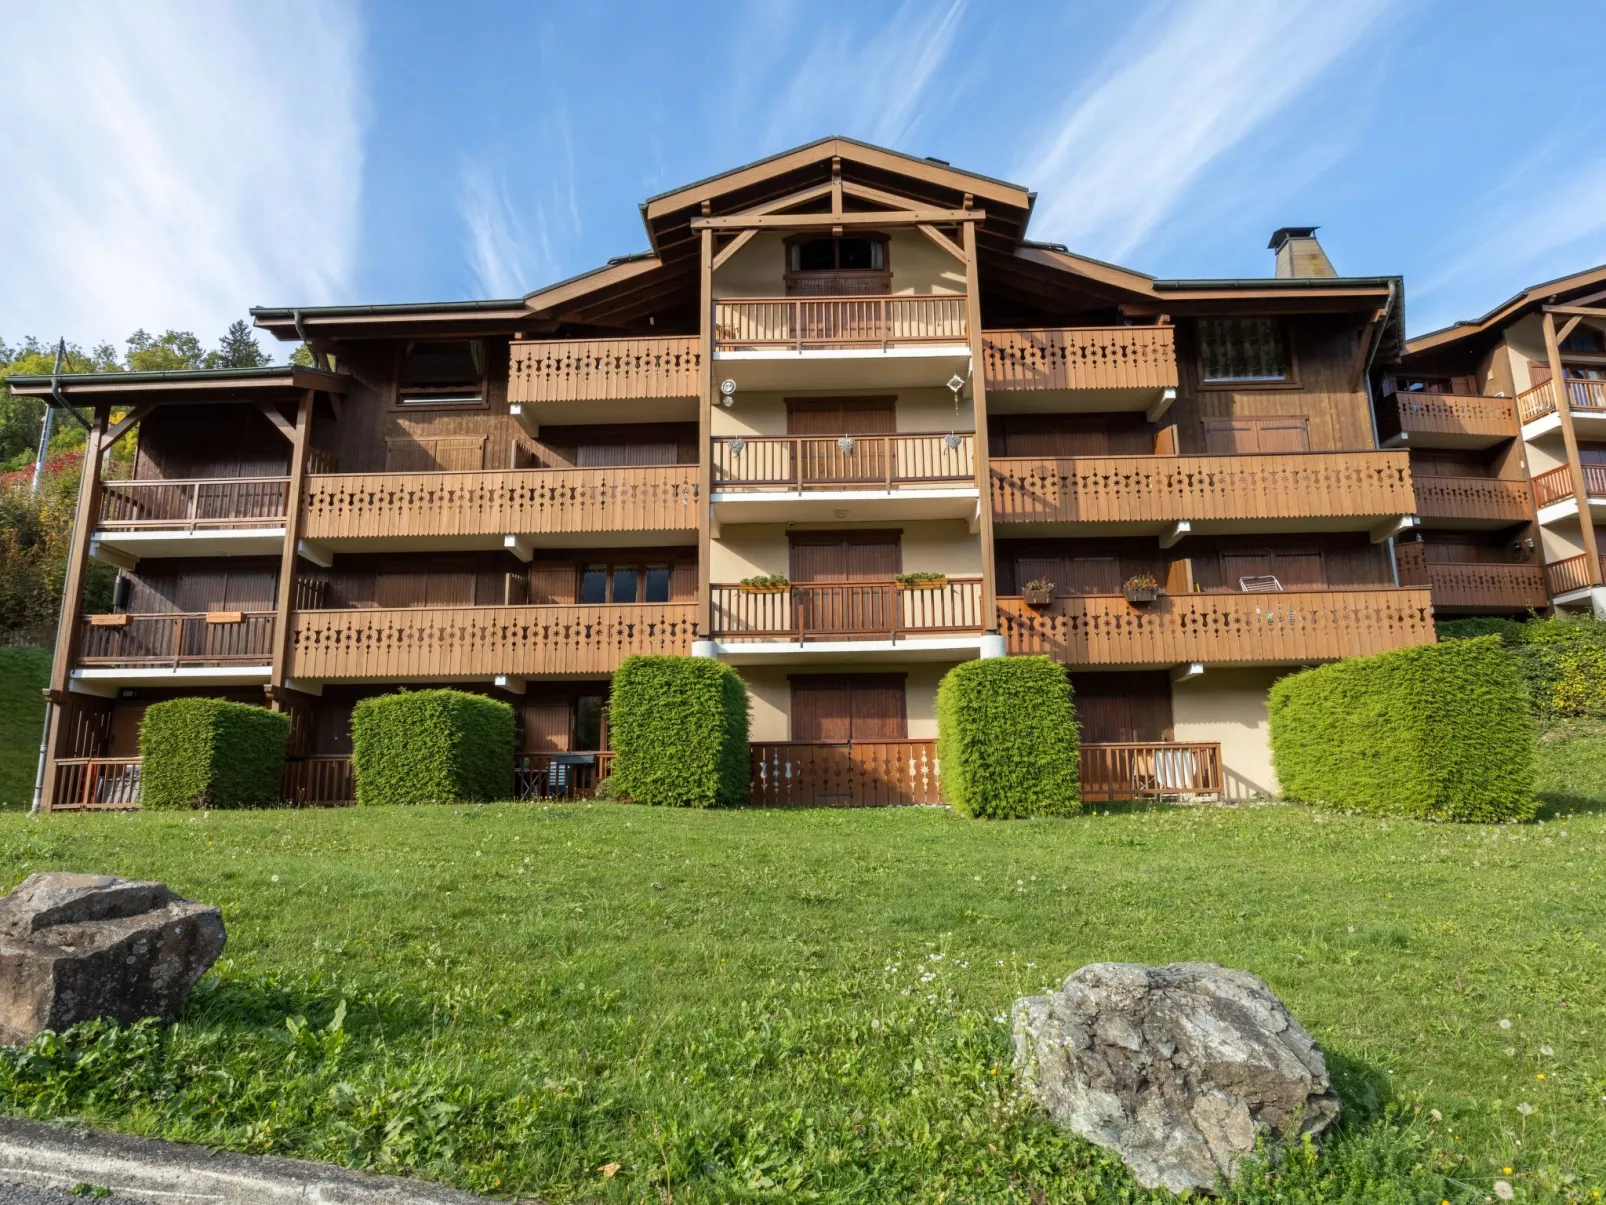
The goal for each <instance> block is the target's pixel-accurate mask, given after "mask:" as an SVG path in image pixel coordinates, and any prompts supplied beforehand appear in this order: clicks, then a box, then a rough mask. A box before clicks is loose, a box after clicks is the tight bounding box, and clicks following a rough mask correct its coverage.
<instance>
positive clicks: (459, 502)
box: [302, 464, 698, 540]
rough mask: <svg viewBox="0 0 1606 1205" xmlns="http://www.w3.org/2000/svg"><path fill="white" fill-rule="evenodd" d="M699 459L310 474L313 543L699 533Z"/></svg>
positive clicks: (308, 533) (307, 530)
mask: <svg viewBox="0 0 1606 1205" xmlns="http://www.w3.org/2000/svg"><path fill="white" fill-rule="evenodd" d="M697 500H698V488H697V466H696V465H690V464H687V465H658V466H645V467H626V468H609V469H511V470H507V471H503V472H463V473H442V472H434V473H337V474H327V475H322V474H321V475H318V476H309V477H308V478H307V484H306V508H305V512H304V513H305V524H306V525H305V527H304V529H303V533H302V534H303V535H304V536H305V537H306V538H307V539H309V540H320V539H335V538H352V537H379V536H461V535H497V534H502V535H520V534H532V535H538V534H545V533H555V532H616V531H693V530H696V527H697Z"/></svg>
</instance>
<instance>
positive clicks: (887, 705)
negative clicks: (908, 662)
mask: <svg viewBox="0 0 1606 1205" xmlns="http://www.w3.org/2000/svg"><path fill="white" fill-rule="evenodd" d="M908 731H909V725H908V714H907V707H906V705H905V700H904V676H903V675H902V674H796V675H794V676H793V678H792V739H793V740H795V741H848V740H863V741H874V740H883V741H884V740H903V739H905V738H906V737H907V736H908Z"/></svg>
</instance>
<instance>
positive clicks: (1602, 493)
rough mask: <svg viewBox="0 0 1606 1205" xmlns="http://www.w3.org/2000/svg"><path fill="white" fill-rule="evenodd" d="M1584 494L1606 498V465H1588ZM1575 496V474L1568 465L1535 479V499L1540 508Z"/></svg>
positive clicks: (1544, 473)
mask: <svg viewBox="0 0 1606 1205" xmlns="http://www.w3.org/2000/svg"><path fill="white" fill-rule="evenodd" d="M1582 467H1583V470H1584V492H1585V493H1586V494H1587V495H1588V496H1589V497H1590V498H1591V499H1595V498H1606V464H1586V465H1584V466H1582ZM1572 496H1573V474H1572V470H1571V469H1569V468H1568V467H1567V466H1566V465H1562V466H1561V467H1560V468H1557V469H1549V470H1547V471H1545V472H1543V473H1540V474H1539V475H1538V476H1536V477H1535V478H1534V499H1535V500H1536V501H1537V502H1538V503H1539V505H1540V506H1549V505H1550V504H1551V503H1552V502H1561V501H1563V500H1565V499H1567V498H1571V497H1572Z"/></svg>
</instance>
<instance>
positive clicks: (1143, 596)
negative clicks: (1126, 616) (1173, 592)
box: [1121, 573, 1160, 607]
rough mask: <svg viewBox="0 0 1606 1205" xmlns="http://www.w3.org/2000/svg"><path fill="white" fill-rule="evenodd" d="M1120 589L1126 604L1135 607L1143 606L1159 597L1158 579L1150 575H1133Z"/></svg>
mask: <svg viewBox="0 0 1606 1205" xmlns="http://www.w3.org/2000/svg"><path fill="white" fill-rule="evenodd" d="M1121 589H1122V591H1123V592H1124V593H1125V594H1126V601H1127V602H1129V603H1131V604H1132V605H1133V606H1135V607H1136V606H1143V605H1145V604H1148V603H1152V602H1153V601H1154V600H1155V599H1157V598H1159V597H1160V579H1159V578H1157V577H1155V576H1154V574H1152V573H1134V574H1133V575H1132V576H1131V577H1129V578H1127V579H1126V582H1125V583H1124V584H1123V585H1122V587H1121Z"/></svg>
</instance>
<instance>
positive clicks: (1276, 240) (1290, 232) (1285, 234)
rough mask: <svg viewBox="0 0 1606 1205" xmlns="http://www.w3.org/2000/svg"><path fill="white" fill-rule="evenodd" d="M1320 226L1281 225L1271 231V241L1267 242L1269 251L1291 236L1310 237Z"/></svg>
mask: <svg viewBox="0 0 1606 1205" xmlns="http://www.w3.org/2000/svg"><path fill="white" fill-rule="evenodd" d="M1320 229H1321V227H1320V226H1279V227H1278V228H1277V229H1276V230H1273V231H1272V232H1271V242H1269V243H1267V244H1266V249H1267V250H1268V251H1275V250H1277V248H1279V247H1281V246H1282V245H1283V244H1284V243H1286V242H1287V241H1288V240H1289V239H1291V238H1310V237H1311V236H1312V235H1313V234H1315V233H1316V232H1317V231H1318V230H1320Z"/></svg>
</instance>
